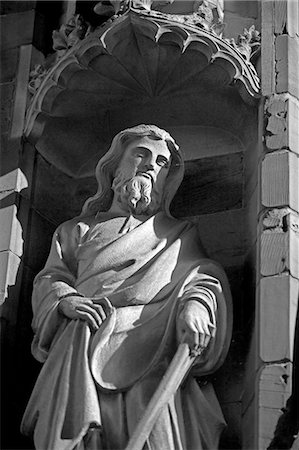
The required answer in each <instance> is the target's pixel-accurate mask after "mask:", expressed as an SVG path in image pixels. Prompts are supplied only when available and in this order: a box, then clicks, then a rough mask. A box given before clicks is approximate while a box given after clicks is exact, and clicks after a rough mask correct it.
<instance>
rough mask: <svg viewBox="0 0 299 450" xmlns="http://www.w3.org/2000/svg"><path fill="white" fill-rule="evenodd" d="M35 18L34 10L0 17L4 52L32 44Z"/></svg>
mask: <svg viewBox="0 0 299 450" xmlns="http://www.w3.org/2000/svg"><path fill="white" fill-rule="evenodd" d="M34 16H35V11H34V10H29V11H25V12H19V13H15V14H7V15H3V16H0V29H1V42H2V48H3V49H4V50H7V49H9V48H14V47H18V46H20V45H25V44H30V43H31V42H32V38H33V28H34Z"/></svg>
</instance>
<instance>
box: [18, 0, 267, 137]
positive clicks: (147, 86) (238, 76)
mask: <svg viewBox="0 0 299 450" xmlns="http://www.w3.org/2000/svg"><path fill="white" fill-rule="evenodd" d="M55 36H56V43H55V45H56V48H57V49H58V51H59V52H62V53H60V56H59V58H58V59H57V60H56V61H55V64H54V66H53V67H51V68H50V69H49V70H48V71H47V73H46V74H45V73H44V71H43V70H42V68H38V69H37V71H36V72H37V73H34V74H33V78H34V82H33V83H32V82H31V85H33V87H32V91H33V90H34V86H35V87H37V88H38V90H37V92H36V94H35V96H34V98H33V99H32V103H31V105H30V107H29V110H28V115H27V123H26V129H25V133H26V135H27V136H29V135H30V134H31V133H32V131H33V126H34V122H35V118H36V117H38V116H39V115H42V116H43V117H44V118H45V117H46V116H47V115H49V114H50V115H51V113H52V106H53V104H54V100H55V98H56V96H57V95H59V94H61V93H62V92H63V91H65V90H68V88H69V81H70V80H71V79H72V80H73V79H74V78H72V77H74V76H75V75H76V76H77V77H80V75H79V74H80V73H82V71H84V73H86V71H88V72H89V73H90V76H94V74H95V72H99V76H100V77H102V79H103V83H102V84H101V85H100V91H101V96H102V98H103V101H104V100H105V98H106V96H107V95H111V87H109V88H108V87H107V89H106V88H105V83H106V81H105V80H107V82H108V81H109V83H111V82H112V80H113V78H114V77H115V78H117V79H118V81H117V86H116V87H117V89H119V86H120V85H123V86H124V89H125V90H124V95H133V97H132V98H133V99H136V96H140V94H142V95H144V96H145V97H146V98H148V97H155V98H156V97H157V95H158V96H159V95H162V94H163V92H168V91H170V90H172V91H175V89H177V90H179V89H182V87H184V86H186V87H187V86H188V85H189V81H190V80H192V81H193V80H194V77H195V76H196V77H198V80H200V77H201V73H202V71H203V70H204V69H206V68H207V67H210V66H211V67H212V66H213V67H215V68H216V67H220V68H221V69H219V70H222V73H225V74H226V75H225V77H226V80H225V85H226V86H227V85H228V86H232V87H234V88H236V89H237V90H238V91H239V93H240V95H241V96H242V98H243V100H244V101H245V102H249V103H250V102H251V103H252V100H253V99H255V98H259V78H258V76H257V73H256V71H255V69H254V67H253V65H252V64H251V63H250V61H249V58H250V52H251V50H252V48H255V46H258V40H259V34H258V33H257V32H256V30H255V29H254V28H253V27H251V28H250V29H249V30H248V31H247V30H246V32H245V34H244V36H240V37H239V38H238V40H237V42H234V41H231V40H230V41H228V40H225V39H222V38H221V37H220V35H218V34H217V32H216V30H215V28H213V25H211V30H210V31H209V30H208V29H206V27H205V26H204V25H203V24H202V23H198V24H194V23H191V22H190V21H189V22H187V21H181V19H180V21H179V20H177V18H174V17H173V16H171V15H168V14H164V13H161V12H159V11H153V10H146V9H144V8H142V9H141V8H139V9H137V8H135V9H134V8H133V6H132V5H131V7H130V8H129V9H127V10H126V11H125V12H123V10H119V15H114V16H113V17H110V18H109V20H107V21H106V22H105V23H104V24H103V25H101V26H100V27H98V28H96V29H95V30H94V31H90V29H88V27H86V25H84V24H83V23H82V21H81V19H80V18H79V17H77V19H76V20H75V21H74V22H72V24H69V25H68V26H67V27H66V28H63V29H62V30H60V32H59V34H55ZM174 47H175V48H177V49H178V50H179V52H180V55H181V57H180V58H179V55H178V56H177V57H176V58H175V59H173V58H172V57H168V53H169V52H173V50H172V49H174ZM160 48H161V51H162V49H163V52H162V54H160V56H159V52H160V50H159V49H160ZM120 52H121V53H120ZM190 52H191V53H190ZM162 55H163V57H162ZM185 55H186V56H188V55H189V56H188V58H189V61H191V62H189V64H191V66H190V67H189V68H188V69H187V68H186V67H185V65H184V62H183V61H184V58H185ZM192 55H198V56H196V58H193V56H192ZM163 58H164V59H163ZM169 58H170V59H169ZM109 61H110V62H109ZM118 66H119V67H118ZM95 67H96V68H95ZM166 71H167V73H168V75H167V74H165V72H166ZM178 71H179V72H181V71H183V72H184V71H185V72H184V74H183V75H181V76H180V78H178V79H177V80H172V79H173V78H174V77H175V74H176V73H178ZM214 71H215V69H213V71H212V72H213V73H214ZM122 73H123V79H122V80H120V79H119V78H120V77H121V74H122ZM205 73H206V70H205ZM108 74H109V75H108ZM39 75H40V78H39ZM211 76H212V77H213V75H211ZM82 77H83V74H82ZM103 77H104V78H103ZM169 80H171V81H169ZM211 81H212V82H213V79H212V80H211ZM169 83H170V84H169ZM72 89H75V88H74V87H73V88H72ZM76 89H80V91H81V90H82V91H84V89H87V91H89V90H90V87H89V86H88V85H86V86H83V85H82V84H81V85H80V87H79V85H78V87H77V88H76ZM140 89H141V91H140ZM134 91H135V95H134ZM68 92H69V91H68ZM107 101H108V100H107ZM38 128H40V127H39V126H38ZM39 133H40V132H39Z"/></svg>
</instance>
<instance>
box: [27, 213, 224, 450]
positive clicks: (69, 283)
mask: <svg viewBox="0 0 299 450" xmlns="http://www.w3.org/2000/svg"><path fill="white" fill-rule="evenodd" d="M126 221H127V219H126V218H124V217H119V218H110V219H109V218H108V216H107V215H105V213H103V214H98V215H97V216H89V217H84V218H82V217H81V218H75V219H73V220H70V221H68V222H66V223H64V224H62V225H61V226H60V227H59V228H58V229H57V231H56V233H55V235H54V237H53V242H52V248H51V252H50V255H49V258H48V261H47V263H46V266H45V268H44V269H43V270H42V271H41V272H40V273H39V274H38V276H37V277H36V279H35V284H34V291H33V311H34V319H33V330H34V333H35V336H34V340H33V344H32V352H33V355H34V356H35V358H36V359H38V360H39V361H41V362H44V365H43V368H42V370H41V372H40V375H39V377H38V380H37V382H36V385H35V388H34V390H33V393H32V395H31V398H30V401H29V404H28V406H27V409H26V412H25V414H24V418H23V422H22V431H23V432H24V433H25V434H34V441H35V446H36V448H37V449H41V450H46V449H49V450H58V449H59V450H60V449H61V450H66V449H69V450H71V449H84V448H89V449H92V448H95V449H98V450H99V449H101V448H105V449H111V450H114V449H122V448H124V447H125V446H126V444H127V442H128V438H129V436H130V435H131V434H132V432H133V430H134V428H135V426H136V423H137V421H138V420H139V418H140V417H141V415H142V414H143V412H144V410H145V408H146V405H147V403H148V402H149V400H150V398H151V396H152V395H153V393H154V391H155V390H156V388H157V386H158V384H159V382H160V380H161V377H162V375H163V373H164V372H165V370H166V369H167V366H168V365H169V363H170V361H171V359H172V357H173V355H174V353H175V351H176V348H177V341H176V317H177V315H178V313H179V312H180V310H181V308H182V307H183V305H184V304H185V302H186V301H188V299H191V298H192V299H196V300H197V301H199V302H201V303H202V304H203V305H204V306H205V308H206V309H207V310H208V312H209V315H210V321H211V323H212V324H213V325H215V327H216V334H215V337H214V338H213V339H212V340H211V341H210V344H209V346H208V348H207V349H206V350H205V351H204V352H203V354H202V355H201V357H200V358H198V360H197V361H196V363H195V365H194V367H193V368H192V370H191V373H190V374H189V376H188V378H187V380H186V381H185V382H184V385H183V386H182V387H181V388H180V389H179V391H178V392H177V393H176V394H175V395H174V396H173V398H172V399H171V401H170V402H169V404H168V405H166V406H165V408H164V410H163V411H162V413H161V415H160V417H159V420H158V421H157V423H156V425H155V426H154V428H153V430H152V433H151V435H150V437H149V440H148V444H147V445H148V448H150V449H155V450H161V449H165V450H166V449H167V450H172V449H182V450H183V449H185V450H186V449H188V450H189V449H196V450H200V449H202V448H203V449H215V448H217V445H218V440H219V436H220V433H221V431H222V429H223V427H224V426H225V422H224V419H223V417H222V414H221V410H220V407H219V404H218V402H217V400H216V397H215V394H214V392H213V389H212V387H211V385H209V384H205V385H204V386H203V387H200V386H199V384H198V382H197V381H196V380H195V378H194V375H196V376H200V377H204V376H205V375H207V374H210V373H212V372H213V371H215V370H216V369H217V367H219V365H220V364H221V363H222V362H223V359H224V358H225V355H226V353H227V348H228V345H229V341H230V333H231V312H230V306H229V305H230V292H229V288H228V284H227V280H226V277H225V274H224V272H223V270H222V269H221V268H220V267H219V266H218V265H217V264H216V263H214V262H212V261H211V260H209V259H206V258H205V256H204V254H203V252H202V250H201V249H200V247H199V242H198V238H197V232H196V229H195V227H194V226H192V225H190V224H189V223H187V222H184V221H178V220H175V219H172V218H169V217H167V216H166V215H165V214H164V213H158V214H157V215H156V216H154V217H151V218H149V219H147V220H146V221H144V222H141V221H137V220H136V219H132V221H133V223H131V227H132V228H133V227H134V228H133V229H130V227H128V226H127V229H126ZM78 292H79V293H80V294H82V295H84V296H86V297H93V298H99V297H108V298H109V300H110V301H111V303H112V305H113V306H114V307H115V309H114V312H113V313H112V315H111V316H109V317H108V318H107V319H106V320H105V321H104V323H103V324H102V325H101V327H100V329H99V330H98V331H97V332H95V333H94V332H92V331H91V330H90V327H89V326H88V324H87V322H85V321H81V320H69V319H68V318H66V317H64V316H63V315H62V314H61V313H59V311H58V308H57V307H58V304H59V298H60V297H61V296H64V295H66V294H71V293H78Z"/></svg>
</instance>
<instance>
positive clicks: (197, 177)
mask: <svg viewBox="0 0 299 450" xmlns="http://www.w3.org/2000/svg"><path fill="white" fill-rule="evenodd" d="M257 97H258V78H257V76H256V73H255V70H254V68H253V66H252V65H251V64H250V63H249V60H246V58H244V57H243V56H242V54H241V53H240V52H239V51H238V49H237V48H236V46H233V45H231V44H230V43H229V42H227V41H225V40H224V39H222V38H221V36H220V35H217V34H216V33H213V32H211V31H208V30H205V29H204V28H201V27H198V26H196V25H192V24H191V23H184V22H182V21H179V20H176V18H174V17H171V16H169V17H167V15H166V14H163V13H159V12H155V11H150V12H149V11H138V10H134V9H131V10H130V11H128V12H126V14H123V15H120V16H119V17H118V18H116V19H115V20H112V21H111V20H110V21H108V22H107V23H105V24H104V25H102V26H101V27H99V28H97V29H96V30H95V31H93V32H92V33H90V34H89V35H88V36H86V37H85V38H84V39H82V40H80V41H79V42H77V44H76V45H75V46H74V47H72V48H71V49H70V50H69V51H67V52H66V53H65V55H64V56H63V57H61V58H60V59H59V60H58V61H57V62H56V64H55V66H54V67H52V68H51V69H50V70H49V71H48V73H47V75H46V76H45V78H44V79H43V81H42V83H41V86H40V88H39V90H38V91H37V93H36V95H35V96H34V98H33V101H32V103H31V106H30V108H29V111H28V116H27V125H26V139H27V141H28V144H27V145H30V146H32V147H34V148H35V149H36V157H35V166H34V190H33V194H32V208H33V210H34V217H36V225H35V226H36V227H37V228H39V229H42V230H43V233H40V234H39V236H40V239H39V240H38V244H35V246H34V247H32V248H31V250H30V248H29V253H30V252H31V256H30V254H29V256H28V257H29V260H31V261H33V262H32V269H33V271H34V272H35V273H36V272H37V271H38V270H39V269H41V267H42V266H43V264H44V262H45V259H46V256H47V253H48V249H49V245H50V240H51V234H52V232H53V231H54V229H55V226H56V225H58V224H59V223H61V222H62V221H64V220H67V219H68V218H71V217H74V216H75V215H76V214H78V213H79V212H80V209H81V207H82V204H83V202H84V200H85V199H86V198H87V197H88V196H90V195H91V194H93V193H94V192H95V190H96V182H95V179H94V176H93V174H94V169H95V165H96V163H97V161H98V159H99V158H100V157H101V156H102V155H103V154H104V153H105V152H106V151H107V149H108V147H109V145H110V142H111V139H112V138H113V136H114V135H115V134H116V133H118V132H119V131H120V130H123V129H125V128H127V127H131V126H134V125H137V124H140V123H151V124H156V125H158V126H160V127H162V128H165V129H166V130H168V131H169V132H170V133H171V134H172V135H173V136H174V138H175V139H176V141H177V142H178V144H179V145H180V147H181V148H182V149H183V152H184V155H185V165H186V174H185V178H184V181H183V183H182V186H181V188H180V189H179V191H178V193H177V196H176V197H175V199H174V201H173V204H172V213H173V215H174V216H176V217H184V218H189V219H190V220H192V221H193V222H195V223H196V224H197V225H198V229H199V233H200V235H201V238H202V241H203V244H204V246H205V248H206V250H207V252H208V253H209V256H210V257H211V258H213V259H215V260H217V261H219V262H220V263H221V264H222V265H223V266H224V268H225V270H226V271H227V274H228V276H229V279H230V282H231V286H232V292H233V300H234V336H233V342H232V346H231V350H230V352H229V356H228V358H227V362H226V363H225V365H224V367H223V368H222V369H221V370H220V371H219V373H218V374H216V375H215V377H214V378H215V385H216V389H217V391H218V395H219V398H220V401H221V404H222V407H223V410H224V413H225V416H226V419H227V422H228V429H227V431H226V433H225V434H224V436H223V440H222V444H221V445H222V448H226V449H231V448H240V441H241V414H242V405H241V393H242V390H243V388H244V386H243V383H244V379H243V378H244V377H243V373H244V362H245V359H246V352H247V342H248V341H249V334H250V318H251V317H252V315H253V309H252V308H253V307H252V306H251V305H252V303H250V300H248V298H247V297H246V296H248V295H249V294H248V291H249V289H248V288H247V287H246V283H248V280H246V276H245V272H246V271H245V268H246V264H245V262H246V261H247V258H248V255H249V254H250V252H251V251H252V247H253V246H254V241H255V236H254V231H253V230H254V229H255V226H251V225H250V221H249V220H248V216H249V214H248V211H249V209H250V207H251V206H252V205H253V203H252V201H251V193H252V192H253V187H254V186H255V177H256V173H255V170H254V167H255V165H254V164H253V163H252V161H254V159H255V157H256V152H257V144H256V142H257V117H256V116H257ZM33 222H34V221H33ZM33 225H34V223H33ZM33 225H32V226H33ZM35 241H36V240H35ZM36 246H38V248H37V247H36ZM36 255H37V256H36ZM34 258H35V259H34ZM33 259H34V260H33ZM244 292H245V293H246V294H244ZM245 304H246V305H247V306H246V307H245ZM248 305H249V306H248Z"/></svg>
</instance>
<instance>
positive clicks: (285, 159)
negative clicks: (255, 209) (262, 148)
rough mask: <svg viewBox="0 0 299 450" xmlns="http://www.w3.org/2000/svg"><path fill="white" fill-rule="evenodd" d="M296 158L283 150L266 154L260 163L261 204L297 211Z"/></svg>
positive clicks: (298, 200) (298, 202)
mask: <svg viewBox="0 0 299 450" xmlns="http://www.w3.org/2000/svg"><path fill="white" fill-rule="evenodd" d="M298 168H299V167H298V156H297V155H296V154H295V153H293V152H290V151H287V150H283V151H278V152H275V153H271V154H267V155H266V156H265V158H264V160H263V162H262V204H263V205H264V206H268V207H275V206H287V205H288V206H290V207H291V208H292V209H293V210H295V211H298V210H299V198H298V196H299V193H298Z"/></svg>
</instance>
